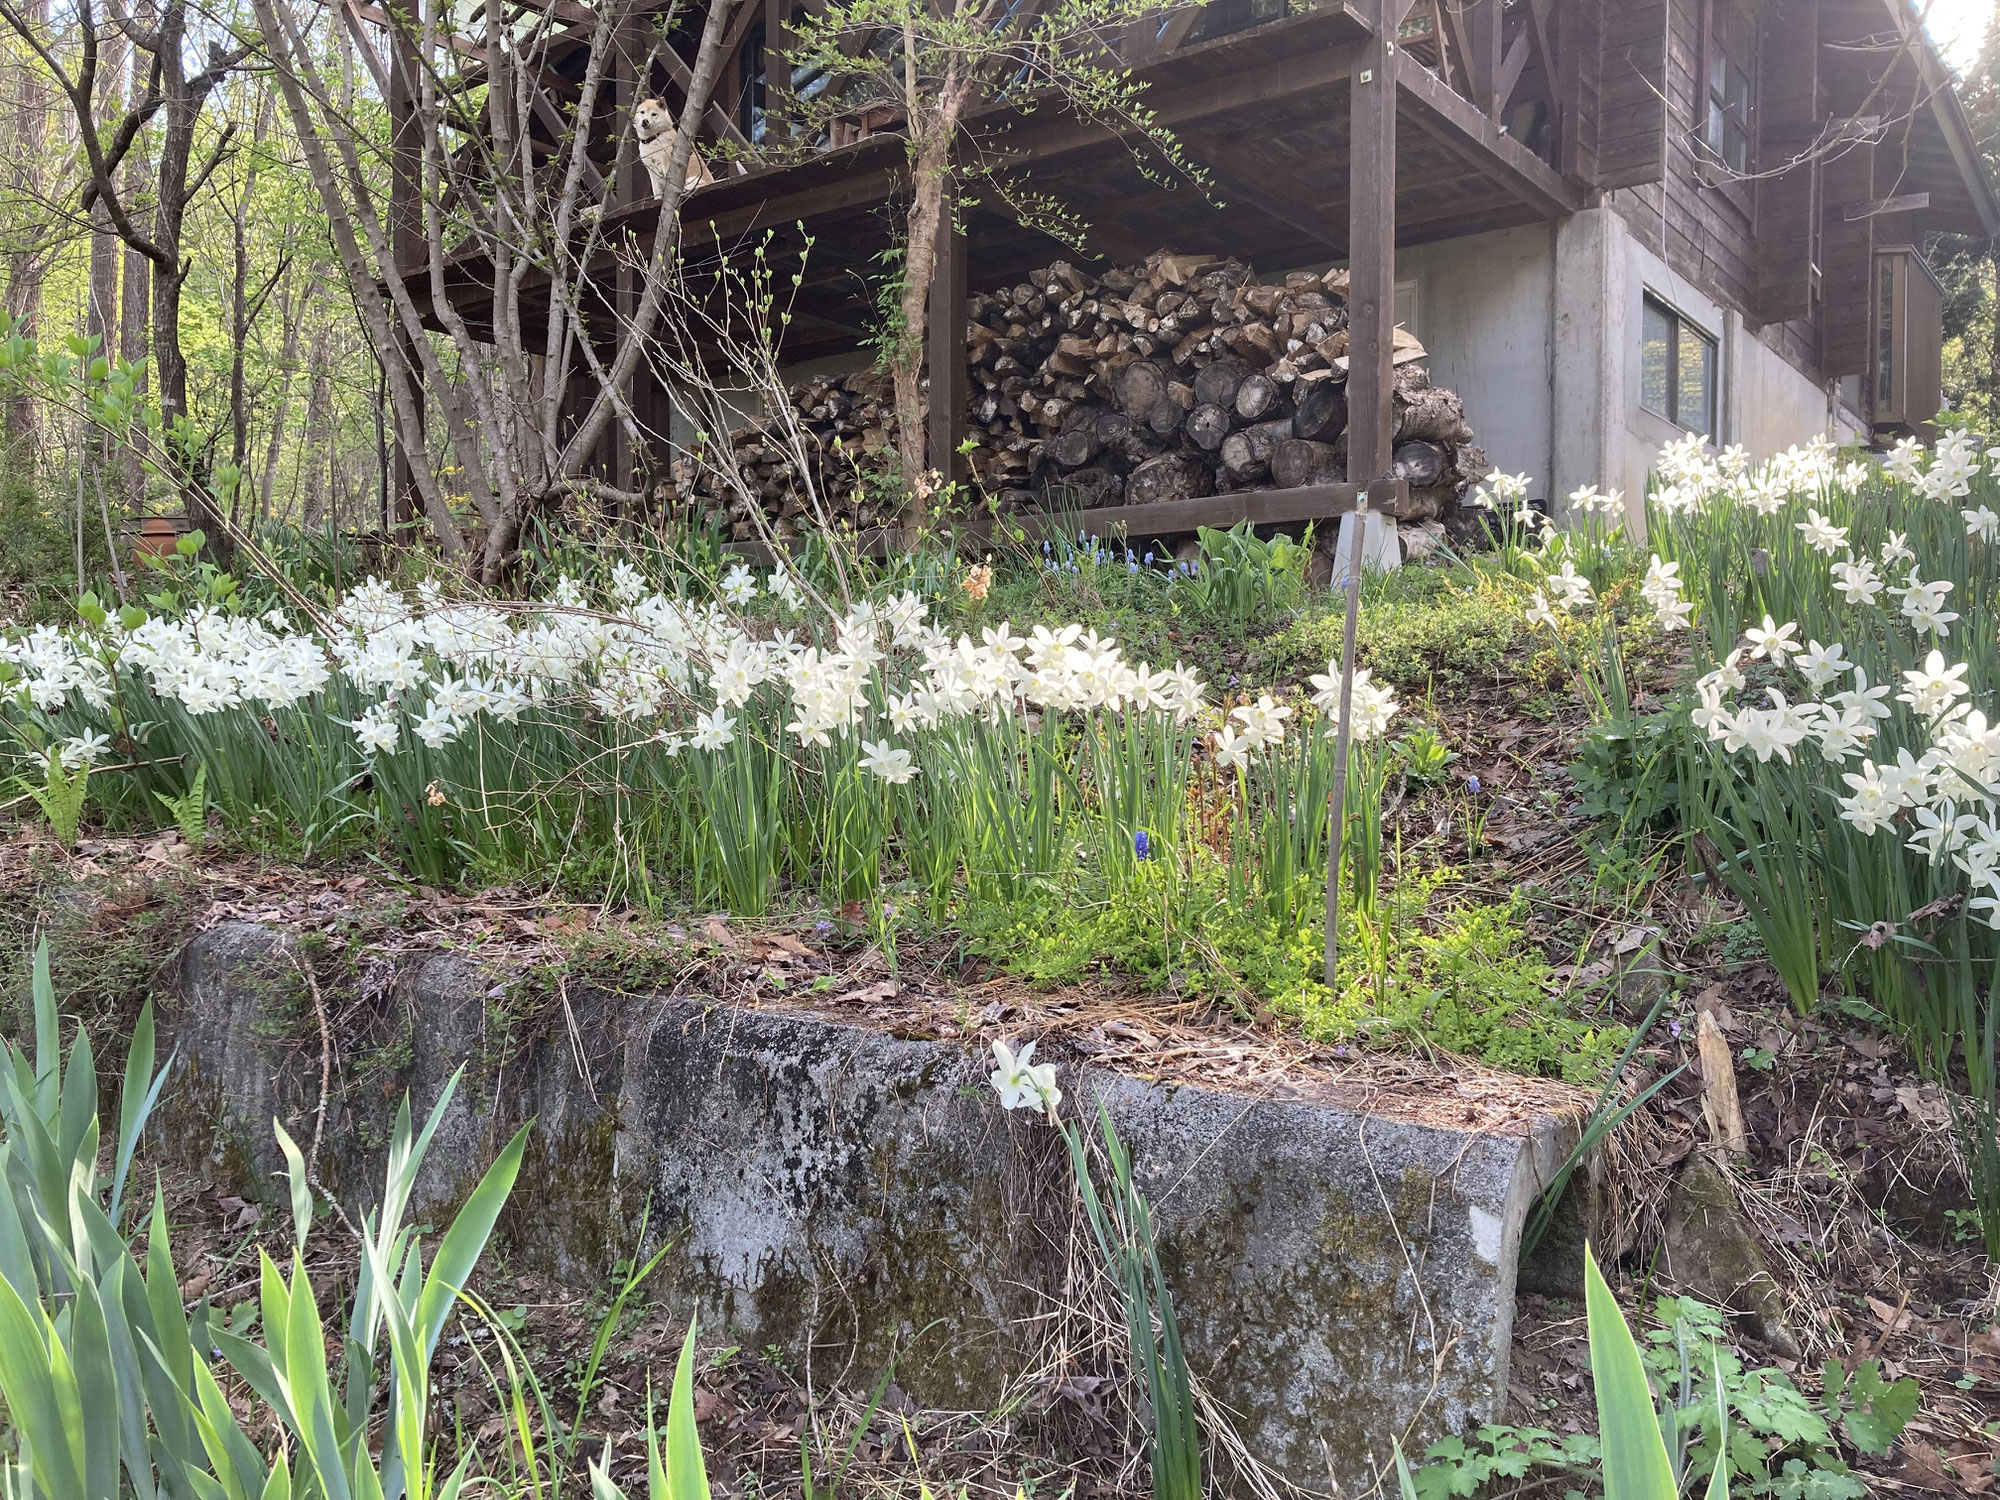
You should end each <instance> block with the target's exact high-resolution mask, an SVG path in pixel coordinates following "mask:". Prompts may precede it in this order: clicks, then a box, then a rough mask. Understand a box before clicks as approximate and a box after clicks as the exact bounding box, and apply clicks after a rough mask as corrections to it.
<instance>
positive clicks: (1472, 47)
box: [1461, 0, 1506, 118]
mask: <svg viewBox="0 0 2000 1500" xmlns="http://www.w3.org/2000/svg"><path fill="white" fill-rule="evenodd" d="M1461 3H1463V4H1464V5H1465V25H1466V30H1467V32H1468V35H1467V37H1466V43H1467V50H1468V51H1469V52H1470V53H1471V54H1472V55H1471V57H1470V58H1468V59H1467V61H1468V62H1469V63H1470V64H1471V66H1470V67H1469V68H1468V70H1467V71H1468V72H1470V73H1471V74H1472V102H1473V103H1474V104H1475V105H1477V106H1478V107H1479V112H1480V113H1481V114H1482V115H1486V116H1487V117H1489V118H1494V117H1497V116H1498V114H1499V111H1500V104H1501V100H1500V63H1501V59H1502V56H1503V52H1502V47H1501V43H1502V41H1503V40H1504V38H1505V36H1506V29H1505V28H1506V13H1505V11H1504V10H1503V9H1502V7H1501V3H1500V0H1461Z"/></svg>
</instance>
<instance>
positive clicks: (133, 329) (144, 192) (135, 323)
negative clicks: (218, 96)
mask: <svg viewBox="0 0 2000 1500" xmlns="http://www.w3.org/2000/svg"><path fill="white" fill-rule="evenodd" d="M145 93H146V83H145V80H144V79H143V78H142V77H141V76H140V69H139V68H138V66H137V65H136V62H135V64H134V66H133V68H132V73H131V78H130V80H129V82H128V84H127V88H126V101H127V108H128V109H137V108H138V107H139V103H140V101H141V99H142V98H143V97H144V96H145ZM122 176H123V178H124V183H123V191H124V194H125V201H126V202H127V203H129V204H130V205H132V211H133V212H134V213H139V212H142V211H144V210H145V209H146V208H148V207H150V205H151V202H152V196H153V156H152V146H151V142H150V141H149V139H148V137H147V135H146V134H145V133H144V132H141V133H140V135H139V138H138V140H137V142H136V143H135V144H134V146H133V147H132V149H131V151H129V152H128V153H127V154H126V157H125V164H124V167H123V170H122ZM124 259H125V275H124V290H123V296H122V299H121V306H120V308H119V315H118V353H119V357H120V358H122V359H124V360H126V361H128V362H129V363H131V364H135V365H142V366H144V367H143V368H142V369H141V370H140V372H139V378H138V381H137V386H138V390H139V392H140V393H141V394H143V393H144V392H145V391H146V390H147V388H148V387H149V386H150V385H151V383H152V370H151V367H150V365H148V364H146V355H147V352H148V350H149V349H150V348H151V346H152V338H151V334H150V329H151V328H152V323H153V263H152V262H151V261H149V260H148V259H146V257H145V256H144V255H143V254H142V253H141V252H140V251H138V250H137V249H134V248H133V247H132V246H130V245H127V246H126V247H125V256H124ZM125 494H126V497H127V499H128V501H129V502H130V504H131V506H132V508H133V509H134V510H141V509H143V508H144V507H145V504H146V466H145V463H144V462H143V460H142V459H141V458H140V456H139V450H138V449H137V448H133V447H129V446H128V447H127V448H126V449H125Z"/></svg>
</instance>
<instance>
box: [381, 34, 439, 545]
mask: <svg viewBox="0 0 2000 1500" xmlns="http://www.w3.org/2000/svg"><path fill="white" fill-rule="evenodd" d="M414 3H415V0H390V4H389V5H388V6H387V7H386V8H387V10H388V13H389V16H390V24H389V28H388V30H389V100H388V103H389V255H390V260H391V261H392V265H391V266H390V268H389V274H390V275H392V276H400V277H402V278H403V279H404V280H406V281H407V280H408V279H409V278H411V277H413V276H418V275H421V274H422V273H423V271H424V268H425V266H426V264H427V262H428V260H429V246H428V243H427V240H426V236H425V234H424V212H423V192H424V177H423V165H424V135H423V126H422V123H421V122H420V121H419V120H418V118H417V101H418V99H419V98H421V97H422V96H421V93H420V74H419V72H418V69H419V68H420V67H421V66H422V63H421V62H420V60H419V58H418V56H417V39H416V16H415V14H414V13H413V11H412V9H411V6H412V5H413V4H414ZM385 354H387V355H388V370H387V375H388V378H389V379H390V380H396V381H402V382H404V383H405V384H406V386H407V388H408V390H409V392H410V395H411V397H412V398H413V404H414V405H415V407H416V410H417V416H418V420H419V421H422V419H423V412H424V384H423V376H422V374H421V373H420V372H421V369H422V367H421V366H420V365H419V364H418V362H417V351H416V346H415V344H414V343H413V342H412V341H411V338H410V334H409V330H408V329H406V328H404V327H403V324H402V319H401V317H400V316H397V317H396V319H395V348H394V350H393V351H385ZM392 410H393V408H392ZM393 469H394V472H393V474H392V476H391V480H390V491H391V512H392V524H393V525H395V526H397V527H403V526H410V525H414V524H415V522H416V519H417V478H416V470H415V469H414V467H413V466H412V463H411V457H410V444H409V441H408V438H407V436H406V434H405V433H404V432H403V430H402V428H401V427H400V426H397V427H396V441H395V459H394V464H393Z"/></svg>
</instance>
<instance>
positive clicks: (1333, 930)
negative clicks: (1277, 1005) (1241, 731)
mask: <svg viewBox="0 0 2000 1500" xmlns="http://www.w3.org/2000/svg"><path fill="white" fill-rule="evenodd" d="M1367 532H1368V490H1367V487H1366V486H1363V487H1362V489H1361V491H1360V493H1359V494H1357V495H1356V496H1355V497H1354V544H1353V545H1352V546H1350V547H1349V548H1348V549H1347V623H1346V626H1345V628H1344V629H1343V630H1342V632H1341V637H1340V724H1339V726H1338V728H1337V729H1336V730H1335V732H1334V737H1333V805H1332V808H1331V809H1330V812H1329V817H1330V819H1331V825H1330V827H1329V828H1328V830H1327V848H1326V987H1327V988H1328V989H1329V990H1330V989H1332V988H1333V987H1334V986H1333V966H1334V958H1335V956H1336V953H1337V951H1338V949H1339V946H1340V846H1341V843H1342V842H1343V835H1344V834H1345V832H1346V829H1347V747H1348V744H1349V742H1350V740H1351V738H1352V733H1353V731H1352V728H1351V725H1352V723H1353V719H1354V716H1353V714H1352V712H1351V710H1352V708H1353V707H1354V632H1355V629H1356V627H1357V626H1358V625H1359V623H1360V620H1361V544H1362V538H1363V537H1364V536H1366V535H1367ZM1336 545H1337V544H1336Z"/></svg>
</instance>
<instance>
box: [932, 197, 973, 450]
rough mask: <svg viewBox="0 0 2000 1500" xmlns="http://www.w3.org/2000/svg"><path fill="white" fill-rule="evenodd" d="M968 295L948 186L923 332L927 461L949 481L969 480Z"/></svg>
mask: <svg viewBox="0 0 2000 1500" xmlns="http://www.w3.org/2000/svg"><path fill="white" fill-rule="evenodd" d="M966 294H967V288H966V265H965V233H964V230H963V229H962V228H961V227H960V226H959V224H958V222H957V203H956V201H955V195H954V194H953V193H951V191H950V190H949V189H948V188H947V190H946V192H945V200H944V222H943V223H942V224H940V225H939V226H938V237H937V261H936V264H935V266H934V268H933V270H932V274H931V300H930V308H929V317H928V319H927V324H928V326H927V327H926V328H925V331H924V352H925V355H926V358H927V362H928V363H929V365H930V375H931V388H930V420H929V424H928V430H929V435H930V454H929V461H930V466H931V468H933V469H935V470H937V472H938V473H940V474H942V475H944V477H945V478H946V479H947V480H952V479H959V480H962V479H964V478H965V477H966V463H965V460H964V458H962V457H961V456H960V455H959V451H958V445H959V443H960V441H961V440H962V439H963V438H964V436H965V407H966V403H967V402H968V401H969V400H970V399H971V392H970V391H969V389H968V388H967V387H968V379H967V375H966V370H965V324H966V317H967V314H966V308H965V302H966Z"/></svg>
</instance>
